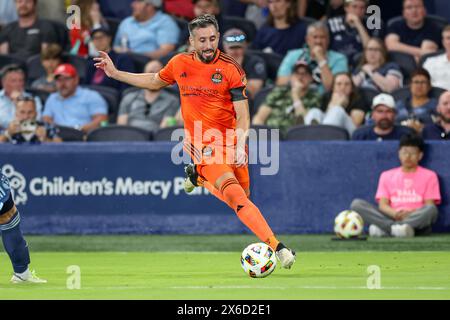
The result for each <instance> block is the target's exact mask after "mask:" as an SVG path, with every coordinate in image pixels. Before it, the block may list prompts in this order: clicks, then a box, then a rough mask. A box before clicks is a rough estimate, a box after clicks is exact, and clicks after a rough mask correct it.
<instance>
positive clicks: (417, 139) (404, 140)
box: [399, 133, 425, 152]
mask: <svg viewBox="0 0 450 320" xmlns="http://www.w3.org/2000/svg"><path fill="white" fill-rule="evenodd" d="M402 147H417V148H419V150H420V152H424V150H425V142H424V141H423V139H422V137H421V136H419V135H418V134H416V133H408V134H405V135H403V136H402V137H401V138H400V143H399V149H401V148H402Z"/></svg>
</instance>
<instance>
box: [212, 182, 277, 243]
mask: <svg viewBox="0 0 450 320" xmlns="http://www.w3.org/2000/svg"><path fill="white" fill-rule="evenodd" d="M208 190H209V189H208ZM220 192H221V195H222V197H221V198H219V199H221V200H222V201H225V202H226V203H227V204H228V205H229V206H230V207H231V208H233V210H234V211H235V212H236V214H237V216H238V217H239V219H240V220H241V221H242V223H244V224H245V225H246V226H247V227H248V228H249V229H250V230H251V231H252V232H253V233H254V234H255V235H256V236H257V237H258V238H259V239H260V240H261V241H263V242H265V243H267V244H268V245H269V246H270V247H271V248H272V249H274V250H275V249H276V247H277V245H278V243H279V241H278V240H277V239H276V238H275V236H274V234H273V232H272V230H271V229H270V227H269V225H268V224H267V222H266V219H264V217H263V215H262V214H261V212H260V211H259V209H258V208H257V207H256V206H255V205H254V204H253V202H251V201H250V200H249V199H248V198H247V196H246V194H245V191H244V189H242V187H241V186H240V185H239V183H238V182H237V181H236V179H233V178H231V179H227V180H225V181H224V182H223V183H222V185H221V187H220Z"/></svg>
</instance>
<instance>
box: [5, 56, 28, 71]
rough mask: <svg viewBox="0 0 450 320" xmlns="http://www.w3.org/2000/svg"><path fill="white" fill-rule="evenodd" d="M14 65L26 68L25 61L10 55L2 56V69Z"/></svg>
mask: <svg viewBox="0 0 450 320" xmlns="http://www.w3.org/2000/svg"><path fill="white" fill-rule="evenodd" d="M13 63H14V64H18V65H21V66H23V67H24V68H25V67H26V62H25V61H24V60H22V59H20V58H17V57H15V56H13V55H9V54H0V69H1V68H3V67H4V66H6V65H8V64H13Z"/></svg>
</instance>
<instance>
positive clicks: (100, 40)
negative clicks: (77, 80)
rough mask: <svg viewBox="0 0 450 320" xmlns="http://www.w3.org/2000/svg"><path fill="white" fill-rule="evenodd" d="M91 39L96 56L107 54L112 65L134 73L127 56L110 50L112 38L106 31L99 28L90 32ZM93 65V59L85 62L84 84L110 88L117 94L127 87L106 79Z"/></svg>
mask: <svg viewBox="0 0 450 320" xmlns="http://www.w3.org/2000/svg"><path fill="white" fill-rule="evenodd" d="M91 39H92V43H93V45H94V48H95V51H96V52H97V54H98V51H104V52H106V53H108V54H109V57H110V58H111V59H112V61H113V62H114V65H116V66H118V68H120V70H124V71H127V72H135V68H134V63H133V60H132V59H131V58H130V57H129V56H128V55H127V54H122V53H117V52H115V51H114V50H112V49H111V41H112V38H111V34H110V32H109V30H108V29H106V28H104V27H100V28H98V29H94V30H92V32H91ZM94 64H95V61H94V60H93V59H89V60H88V62H87V66H86V79H85V82H86V84H95V85H101V86H106V87H111V88H114V89H116V90H118V91H119V92H122V91H123V90H125V89H126V88H128V87H129V86H128V85H127V84H126V83H124V82H119V81H116V80H114V79H112V78H110V77H107V76H106V75H105V72H104V71H103V70H102V69H97V68H96V67H95V66H94Z"/></svg>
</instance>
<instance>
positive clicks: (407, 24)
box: [385, 0, 441, 61]
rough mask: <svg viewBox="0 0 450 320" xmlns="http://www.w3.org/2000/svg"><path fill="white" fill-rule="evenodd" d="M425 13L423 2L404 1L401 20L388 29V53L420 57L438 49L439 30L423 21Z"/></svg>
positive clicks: (421, 0) (418, 0)
mask: <svg viewBox="0 0 450 320" xmlns="http://www.w3.org/2000/svg"><path fill="white" fill-rule="evenodd" d="M426 15H427V11H426V9H425V6H424V5H423V0H404V1H403V18H404V19H402V20H401V21H398V22H396V23H394V24H392V25H391V26H390V27H388V30H387V32H386V33H387V36H386V39H385V41H386V47H387V48H388V50H389V51H400V52H404V53H407V54H410V55H412V56H414V58H415V59H416V61H419V59H420V57H421V56H423V55H425V54H427V53H431V52H435V51H437V50H438V48H439V43H440V42H441V39H440V35H441V30H440V29H439V27H437V26H436V25H435V24H434V23H433V22H431V21H428V20H426V19H425V17H426Z"/></svg>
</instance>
